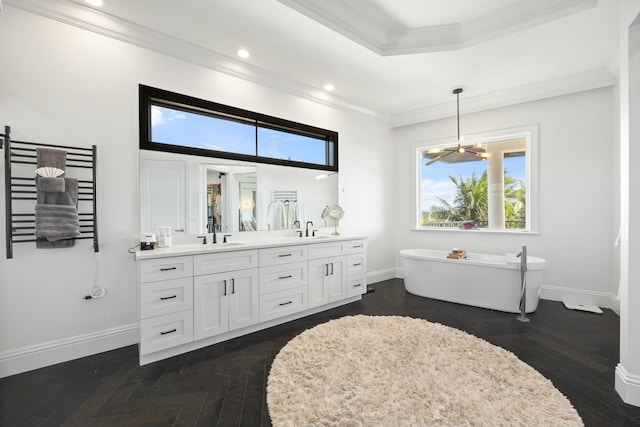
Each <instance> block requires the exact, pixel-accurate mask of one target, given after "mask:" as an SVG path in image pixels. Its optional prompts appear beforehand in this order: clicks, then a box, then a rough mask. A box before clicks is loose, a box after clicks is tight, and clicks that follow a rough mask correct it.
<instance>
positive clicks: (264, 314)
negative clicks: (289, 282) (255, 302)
mask: <svg viewBox="0 0 640 427" xmlns="http://www.w3.org/2000/svg"><path fill="white" fill-rule="evenodd" d="M308 307H309V287H308V286H300V287H299V288H293V289H287V290H286V291H282V292H274V293H270V294H265V295H260V321H261V322H265V321H267V320H271V319H277V318H278V317H282V316H287V315H289V314H293V313H297V312H299V311H303V310H306V309H307V308H308Z"/></svg>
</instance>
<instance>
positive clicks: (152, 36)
mask: <svg viewBox="0 0 640 427" xmlns="http://www.w3.org/2000/svg"><path fill="white" fill-rule="evenodd" d="M0 1H2V0H0ZM280 1H285V0H280ZM287 1H290V0H287ZM4 5H5V7H6V6H10V7H15V8H17V9H21V10H24V11H26V12H30V13H34V14H37V15H40V16H43V17H45V18H49V19H52V20H55V21H58V22H62V23H65V24H68V25H72V26H74V27H77V28H81V29H84V30H86V31H90V32H93V33H96V34H100V35H102V36H105V37H109V38H112V39H115V40H119V41H121V42H124V43H128V44H131V45H135V46H138V47H142V48H145V49H149V50H152V51H155V52H158V53H161V54H164V55H168V56H171V57H173V58H177V59H180V60H184V61H187V62H189V63H192V64H196V65H199V66H202V67H206V68H208V69H211V70H214V71H217V72H220V73H224V74H226V75H230V76H234V77H237V78H239V79H243V80H246V81H249V82H252V83H256V84H259V85H261V86H265V87H269V88H272V89H275V90H278V91H281V92H285V93H289V94H291V95H294V96H297V97H300V98H303V99H307V100H309V101H312V102H315V103H318V104H322V105H326V106H328V107H331V108H336V109H339V110H342V111H346V112H350V113H356V114H359V115H363V116H367V117H374V118H377V119H382V120H388V121H389V126H390V127H391V128H395V127H401V126H407V125H411V124H416V123H420V122H425V121H431V120H436V119H440V118H444V117H450V116H454V115H455V105H454V104H453V103H443V104H438V105H433V106H428V107H424V108H419V109H415V110H410V111H405V112H401V113H397V114H393V115H391V116H390V117H389V116H388V115H385V114H383V113H381V112H378V111H374V110H372V109H369V108H366V107H363V106H360V105H356V104H354V103H351V102H349V101H348V100H347V99H344V98H341V97H339V96H336V95H334V94H329V93H327V92H325V91H322V90H320V89H319V88H315V87H311V86H308V85H305V84H304V83H301V82H298V81H295V80H291V79H288V78H286V77H284V76H281V75H279V74H276V73H273V72H271V71H268V70H265V69H263V68H260V67H256V66H253V65H251V64H249V63H246V62H244V61H240V60H238V59H236V58H233V57H229V56H226V55H222V54H220V53H217V52H215V51H212V50H210V49H206V48H205V47H202V46H199V45H196V44H193V43H189V42H187V41H185V40H181V39H179V38H175V37H172V36H169V35H167V34H164V33H161V32H159V31H156V30H153V29H150V28H147V27H144V26H142V25H139V24H136V23H134V22H131V21H127V20H124V19H121V18H118V17H116V16H113V15H110V14H107V13H104V12H102V11H99V10H96V9H93V8H90V7H88V6H85V5H83V4H81V3H78V2H75V1H64V2H61V1H50V0H4ZM611 69H615V64H610V65H609V69H604V68H603V69H597V70H593V71H590V72H586V73H580V74H576V75H571V76H566V77H561V78H557V79H553V80H548V81H543V82H538V83H534V84H530V85H526V86H520V87H515V88H510V89H506V90H501V91H497V92H493V93H487V94H483V95H478V96H475V97H469V98H467V97H465V100H464V106H465V113H471V112H477V111H483V110H488V109H492V108H498V107H505V106H508V105H514V104H519V103H522V102H528V101H535V100H540V99H544V98H549V97H553V96H558V95H565V94H569V93H573V92H579V91H584V90H590V89H596V88H600V87H605V86H611V85H615V84H616V83H617V81H616V77H615V76H614V75H613V74H612V71H614V70H611Z"/></svg>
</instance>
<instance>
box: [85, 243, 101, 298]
mask: <svg viewBox="0 0 640 427" xmlns="http://www.w3.org/2000/svg"><path fill="white" fill-rule="evenodd" d="M94 261H95V264H94V270H93V272H94V273H93V283H94V285H93V287H92V288H91V291H90V292H89V294H87V295H85V296H83V297H82V299H85V300H90V299H96V298H102V297H103V296H105V295H106V294H107V290H106V289H105V288H103V287H102V286H99V285H98V284H97V283H98V255H97V254H95V253H94Z"/></svg>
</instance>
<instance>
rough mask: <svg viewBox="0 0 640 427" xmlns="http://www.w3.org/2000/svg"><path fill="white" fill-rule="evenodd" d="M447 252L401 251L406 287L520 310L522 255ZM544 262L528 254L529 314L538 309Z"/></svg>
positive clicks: (435, 295)
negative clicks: (459, 255)
mask: <svg viewBox="0 0 640 427" xmlns="http://www.w3.org/2000/svg"><path fill="white" fill-rule="evenodd" d="M448 253H449V252H448V251H440V250H434V249H403V250H401V251H400V256H401V257H402V268H403V270H404V287H405V289H406V290H407V291H408V292H411V293H412V294H415V295H419V296H423V297H427V298H434V299H439V300H443V301H449V302H455V303H459V304H466V305H473V306H476V307H483V308H489V309H492V310H499V311H506V312H510V313H520V309H519V304H520V292H521V280H520V258H518V257H516V256H515V254H507V255H486V254H478V253H473V252H471V253H467V254H466V255H467V257H466V259H465V258H461V259H448V258H447V254H448ZM545 263H546V261H545V260H544V259H542V258H538V257H532V256H527V274H526V282H527V298H526V306H525V311H526V312H527V313H532V312H534V311H536V308H538V300H539V297H540V286H541V285H542V274H543V272H544V267H545Z"/></svg>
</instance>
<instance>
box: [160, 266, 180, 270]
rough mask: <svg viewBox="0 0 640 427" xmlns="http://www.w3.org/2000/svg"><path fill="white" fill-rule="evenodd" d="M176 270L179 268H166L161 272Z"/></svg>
mask: <svg viewBox="0 0 640 427" xmlns="http://www.w3.org/2000/svg"><path fill="white" fill-rule="evenodd" d="M175 269H177V267H166V268H161V269H160V271H171V270H175Z"/></svg>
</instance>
